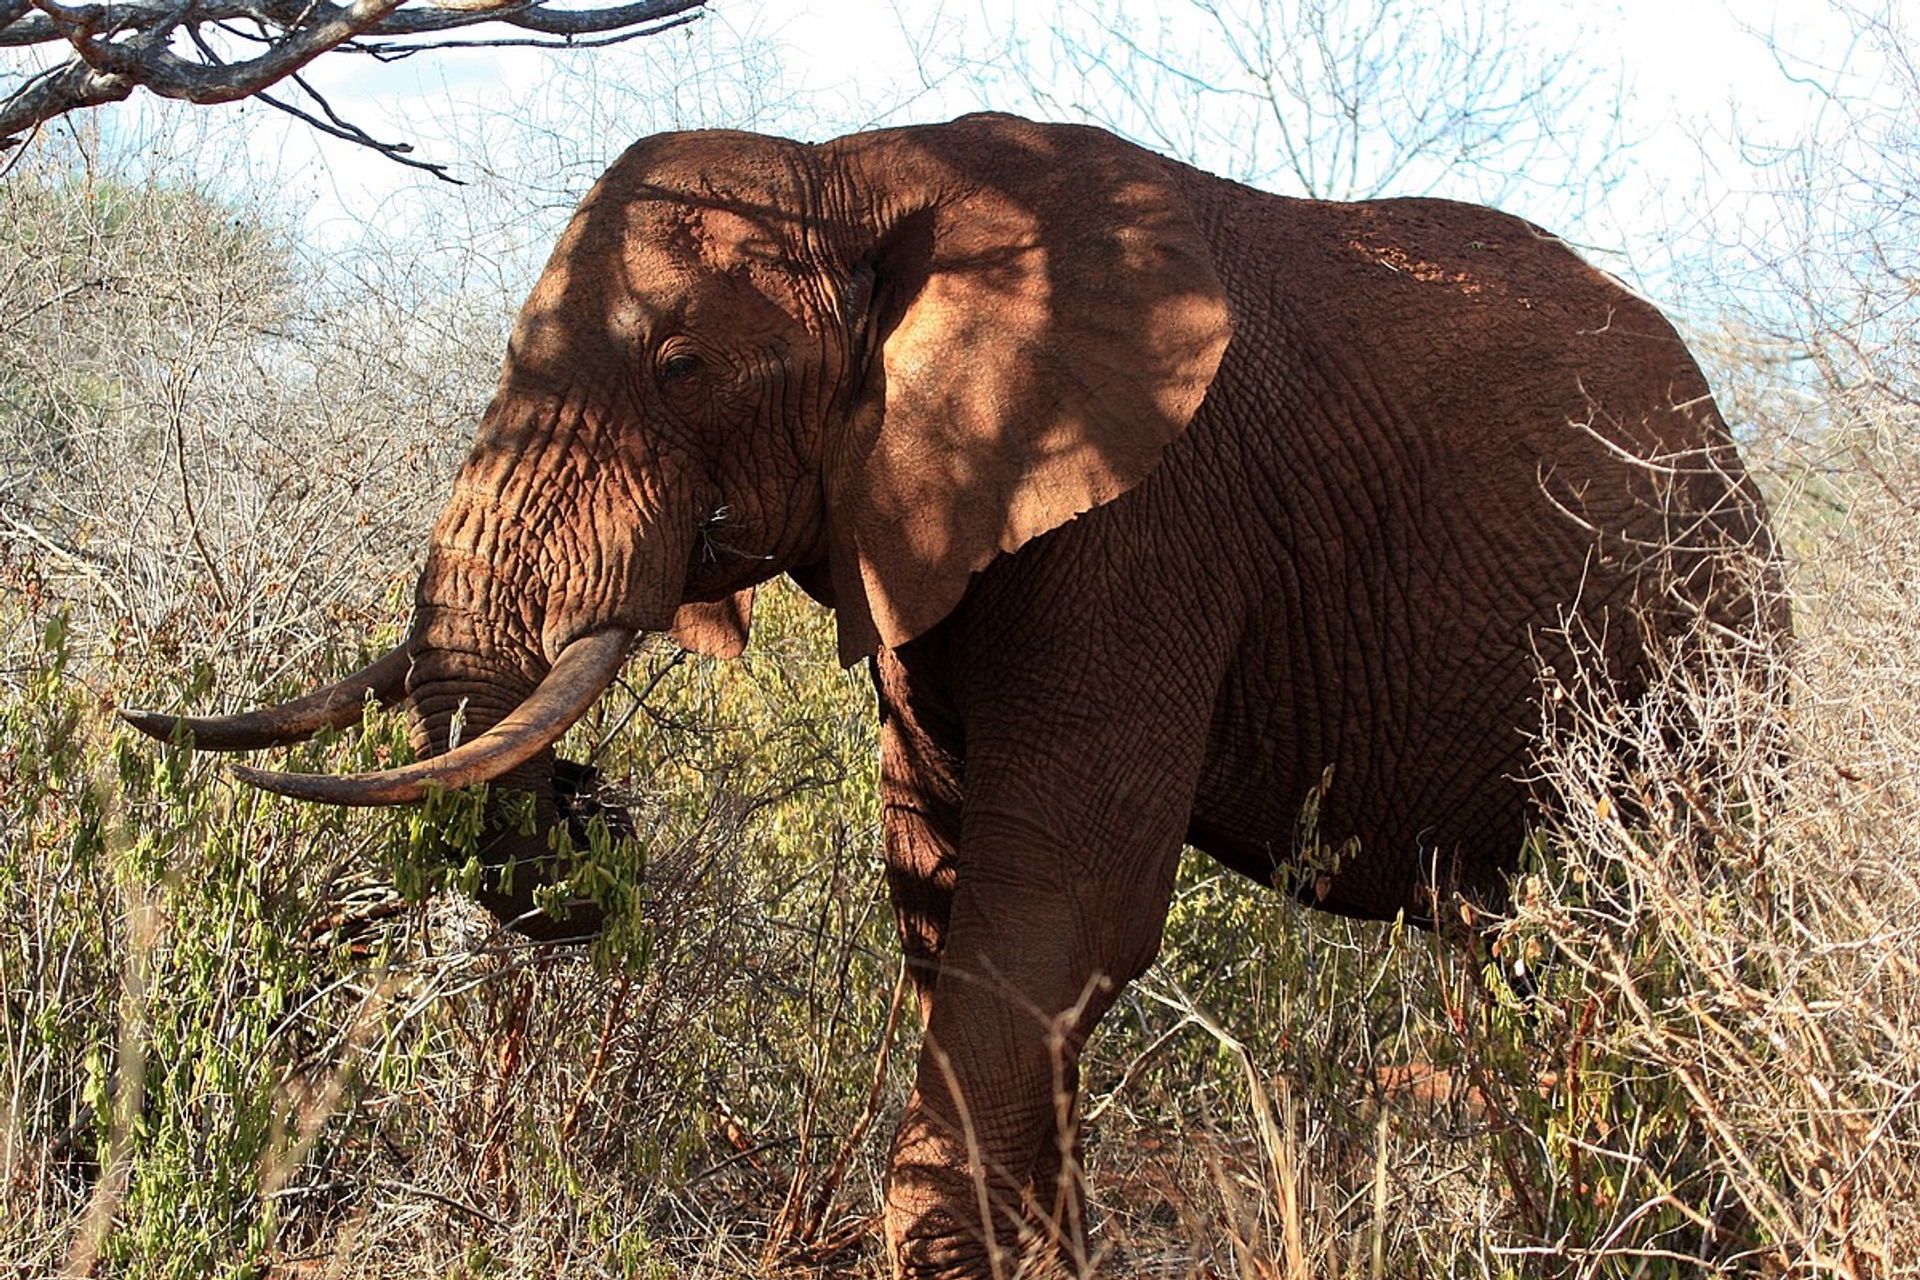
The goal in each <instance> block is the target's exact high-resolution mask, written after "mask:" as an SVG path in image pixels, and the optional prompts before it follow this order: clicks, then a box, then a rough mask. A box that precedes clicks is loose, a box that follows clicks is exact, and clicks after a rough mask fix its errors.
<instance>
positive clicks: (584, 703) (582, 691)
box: [233, 628, 634, 805]
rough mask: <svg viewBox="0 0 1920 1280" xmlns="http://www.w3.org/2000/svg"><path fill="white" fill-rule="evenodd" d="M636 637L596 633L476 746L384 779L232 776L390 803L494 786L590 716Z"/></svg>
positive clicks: (345, 799)
mask: <svg viewBox="0 0 1920 1280" xmlns="http://www.w3.org/2000/svg"><path fill="white" fill-rule="evenodd" d="M633 635H634V633H633V632H631V631H628V630H626V629H624V628H614V629H611V630H607V631H596V632H594V633H593V634H592V635H589V636H583V637H581V638H580V639H578V640H575V641H574V642H573V643H572V644H570V645H568V646H567V647H566V649H565V650H564V651H563V652H562V653H561V654H560V659H559V661H557V662H555V663H554V664H553V670H551V671H549V672H548V673H547V678H546V679H544V680H542V681H541V682H540V687H539V688H537V689H535V690H534V691H533V692H532V693H531V694H530V695H528V697H527V700H526V701H525V702H523V703H521V704H520V705H519V707H517V708H516V709H515V710H514V711H513V713H512V714H511V715H509V716H508V717H507V718H506V719H504V720H502V721H501V722H500V723H499V724H496V725H495V726H493V728H491V729H489V730H487V731H486V732H485V733H483V734H481V735H480V736H479V737H477V738H475V739H474V740H473V741H472V742H467V743H463V744H461V745H460V746H458V747H456V748H454V749H453V750H452V751H449V752H447V753H446V754H445V755H438V756H435V757H433V758H432V759H431V760H422V761H420V762H419V763H418V764H410V765H406V766H404V767H402V768H399V769H386V770H383V771H381V772H379V773H349V774H326V773H275V772H273V771H271V770H268V769H251V768H248V767H247V766H245V765H235V766H234V768H233V772H234V776H236V777H238V778H239V779H240V780H241V781H242V782H250V783H252V784H253V785H254V786H256V787H261V788H264V789H265V790H268V791H277V792H279V793H280V794H281V795H283V796H292V797H293V798H294V799H296V800H316V801H319V802H320V803H322V804H347V805H390V804H412V803H414V802H415V801H419V800H424V799H426V796H427V791H428V789H429V788H431V787H445V788H449V789H452V788H458V787H470V786H473V785H474V784H475V783H478V782H489V781H491V780H492V779H494V778H497V777H499V776H500V775H501V774H503V773H506V772H508V771H509V770H511V769H514V768H517V767H519V766H520V765H523V764H525V763H526V762H527V761H529V760H531V759H533V758H534V757H535V756H537V755H539V754H540V753H541V752H542V751H545V750H546V749H547V748H548V747H550V746H552V745H553V744H554V743H555V742H557V741H559V738H560V735H561V734H563V733H565V732H566V731H567V729H568V728H569V727H570V726H571V725H572V724H573V722H574V721H575V720H578V719H579V718H580V717H581V716H583V715H585V714H586V711H587V708H588V707H591V706H592V705H593V703H594V700H595V699H596V698H598V697H599V696H600V695H601V694H602V693H604V692H605V691H606V688H607V686H608V685H610V684H612V683H613V678H614V677H615V676H617V675H619V674H620V668H621V666H622V665H624V664H625V662H626V660H627V650H628V649H629V648H631V647H632V645H633Z"/></svg>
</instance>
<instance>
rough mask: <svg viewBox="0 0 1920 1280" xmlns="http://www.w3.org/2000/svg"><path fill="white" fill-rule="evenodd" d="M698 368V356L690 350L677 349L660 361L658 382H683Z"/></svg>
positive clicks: (664, 383)
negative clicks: (677, 350)
mask: <svg viewBox="0 0 1920 1280" xmlns="http://www.w3.org/2000/svg"><path fill="white" fill-rule="evenodd" d="M699 370H700V357H699V356H697V355H695V354H693V353H692V352H691V351H679V352H675V353H674V354H672V355H669V356H666V357H665V358H663V359H662V360H661V361H660V384H661V385H662V386H669V387H670V386H672V385H673V384H674V383H676V382H683V381H685V380H686V379H687V378H690V377H692V376H693V375H694V374H695V373H697V372H699Z"/></svg>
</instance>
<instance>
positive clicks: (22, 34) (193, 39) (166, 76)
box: [0, 0, 706, 167]
mask: <svg viewBox="0 0 1920 1280" xmlns="http://www.w3.org/2000/svg"><path fill="white" fill-rule="evenodd" d="M705 3H706V0H633V2H632V3H627V4H611V5H601V4H595V3H594V2H593V0H585V2H584V3H580V4H576V5H574V6H571V7H567V8H559V7H556V6H555V5H554V4H551V3H549V2H548V0H437V2H428V0H354V3H352V4H350V5H344V6H342V5H336V4H331V3H328V2H327V0H172V2H170V3H169V2H162V3H148V2H146V0H132V2H131V3H107V4H63V3H61V2H60V0H0V48H45V49H59V50H61V51H62V52H64V53H65V54H66V56H65V59H64V60H63V61H59V62H55V63H53V64H52V65H49V66H46V67H44V68H43V69H41V70H39V71H36V72H28V73H24V74H22V75H21V76H20V77H19V80H18V83H15V84H12V85H10V86H7V87H8V90H9V91H8V92H7V94H6V96H5V98H4V99H0V150H4V149H6V148H7V147H11V146H14V145H17V144H18V143H19V142H21V141H22V140H23V138H24V136H25V135H26V134H27V133H29V132H30V131H31V130H33V129H35V128H37V127H38V126H39V125H41V124H44V123H46V122H47V121H48V120H51V119H53V118H54V117H56V116H59V115H62V114H64V113H65V112H68V111H74V110H77V109H79V108H81V107H92V106H98V105H100V104H102V103H107V102H118V101H120V100H122V99H124V98H126V97H127V96H128V95H129V94H131V93H132V92H133V91H134V90H135V89H139V88H144V89H147V90H148V91H150V92H152V93H156V94H159V95H160V96H161V97H165V98H178V99H181V100H183V101H186V102H198V103H210V102H233V101H236V100H238V99H240V98H245V97H250V96H253V95H256V94H259V93H260V92H261V91H262V90H264V89H267V88H269V87H270V86H272V85H275V84H277V83H280V82H281V81H283V80H287V79H289V78H290V77H293V78H295V80H296V83H299V82H298V80H297V77H296V76H295V73H297V72H299V71H300V70H301V69H302V68H304V67H306V66H307V64H308V63H310V62H312V61H313V60H314V59H315V58H317V57H319V56H320V55H321V54H323V53H328V52H331V51H334V50H342V51H346V52H352V53H363V54H367V55H369V56H371V57H374V58H378V59H381V60H383V61H391V60H393V59H397V58H403V57H406V56H408V55H409V54H413V53H418V52H421V51H423V50H425V49H446V48H460V47H482V46H484V47H499V46H501V45H524V46H531V47H536V48H566V47H591V46H595V45H603V44H611V43H616V42H618V41H622V40H631V39H634V38H636V37H639V36H647V35H654V34H656V33H658V32H661V31H665V30H667V29H669V28H671V27H676V26H679V25H681V24H683V23H686V22H689V21H691V20H692V19H693V18H694V17H696V16H697V14H696V12H695V11H696V10H698V9H700V8H702V7H703V6H704V4H705ZM485 24H492V30H490V31H489V32H486V33H481V32H477V31H476V32H472V33H471V34H461V35H456V36H453V37H450V38H449V37H447V36H446V34H445V33H448V32H461V33H466V32H468V31H469V29H471V28H475V27H480V26H482V25H485ZM501 28H506V30H505V31H502V30H500V29H501ZM428 37H437V38H434V39H428ZM299 87H301V88H303V89H304V88H306V86H305V85H304V84H300V85H299ZM306 91H307V92H308V93H309V95H310V96H315V97H316V100H317V95H312V91H311V90H310V89H307V90H306ZM274 105H276V106H282V107H283V108H284V107H285V104H283V103H279V102H275V103H274ZM320 107H321V111H322V114H324V115H327V116H328V117H330V118H331V117H332V110H331V108H329V107H327V106H326V104H325V103H324V102H321V103H320ZM295 114H300V115H302V117H303V118H311V117H308V116H306V115H305V113H301V112H297V111H296V113H295ZM330 131H333V132H339V131H338V130H330ZM351 132H352V133H359V131H358V130H352V131H351ZM343 136H348V135H345V134H343ZM362 139H366V135H364V134H360V138H358V139H355V140H356V141H358V140H362ZM366 145H372V146H374V147H375V148H376V149H377V150H380V151H382V152H384V153H386V154H388V155H392V156H394V157H395V158H398V157H399V156H400V155H401V154H403V153H404V152H405V151H406V150H407V147H406V146H405V144H395V143H373V142H372V141H371V140H370V139H366ZM429 167H433V166H429Z"/></svg>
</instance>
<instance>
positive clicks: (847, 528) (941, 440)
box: [827, 116, 1231, 664]
mask: <svg viewBox="0 0 1920 1280" xmlns="http://www.w3.org/2000/svg"><path fill="white" fill-rule="evenodd" d="M832 145H841V146H846V147H847V148H848V149H849V152H850V154H849V167H850V169H851V171H852V172H853V173H854V174H855V175H856V176H855V179H854V180H855V182H856V184H858V186H857V188H856V189H861V190H864V191H866V192H867V193H868V195H869V196H870V198H871V199H872V201H873V203H874V206H875V208H876V209H879V210H882V211H885V212H883V213H882V214H880V215H878V219H879V235H878V238H877V241H876V244H875V247H874V250H873V252H872V253H871V255H870V256H869V257H867V258H866V259H865V260H864V261H863V262H862V263H861V264H860V265H859V267H858V268H857V269H856V272H855V276H854V289H853V290H852V296H853V297H854V299H855V303H854V306H855V308H856V309H857V310H858V311H859V314H858V315H857V316H856V317H855V327H856V330H857V331H859V333H860V336H861V338H862V340H863V341H864V343H865V347H866V351H867V364H866V370H865V381H864V383H863V385H862V387H861V389H860V393H859V399H858V401H857V403H856V404H855V406H854V408H853V412H852V414H851V415H850V418H849V420H848V435H847V437H846V439H845V440H843V441H841V442H839V444H838V447H836V448H834V449H832V450H831V452H830V456H829V458H828V475H827V499H828V505H829V511H830V513H831V515H830V525H829V535H830V544H829V552H830V558H829V568H830V570H831V573H832V586H833V593H834V596H835V597H836V600H837V604H838V609H837V613H838V617H839V625H840V657H841V660H842V661H843V662H846V663H849V664H851V663H853V662H855V661H858V660H859V659H860V658H861V657H863V656H865V655H866V654H869V653H871V652H872V651H873V649H874V645H875V643H876V641H877V642H881V643H885V644H886V645H888V646H897V645H901V644H904V643H906V642H907V641H908V640H911V639H913V638H914V637H915V636H918V635H920V634H922V633H923V632H925V631H926V630H927V629H928V628H930V627H932V626H933V625H934V624H936V623H938V622H939V621H940V620H941V619H942V618H944V617H946V616H947V614H948V613H949V612H951V611H952V609H953V608H954V606H955V605H957V604H958V603H959V601H960V598H961V596H962V595H963V594H965V592H966V589H967V584H968V581H969V579H970V578H971V576H972V575H973V574H974V573H976V572H977V571H979V570H981V569H984V568H985V567H986V566H987V564H988V563H989V562H990V561H991V560H992V559H993V558H994V557H995V556H996V555H998V554H1000V553H1002V552H1012V551H1015V550H1017V549H1019V548H1020V547H1021V546H1022V545H1023V544H1025V543H1026V542H1027V541H1028V540H1030V539H1032V538H1035V537H1038V536H1039V535H1040V534H1043V533H1046V532H1047V531H1048V530H1050V529H1054V528H1057V527H1059V526H1060V525H1062V524H1064V523H1066V522H1067V521H1068V520H1071V519H1073V518H1074V517H1075V516H1076V515H1079V514H1080V513H1082V512H1084V511H1087V510H1090V509H1091V508H1093V507H1097V506H1099V505H1100V504H1102V503H1105V502H1111V501H1112V500H1113V499H1115V498H1117V497H1119V496H1120V495H1121V494H1123V493H1125V492H1127V490H1129V489H1131V488H1133V487H1134V486H1135V485H1137V484H1139V483H1140V482H1141V481H1142V480H1144V479H1145V478H1146V476H1147V475H1148V473H1149V472H1151V471H1152V470H1153V468H1154V466H1155V465H1156V463H1157V462H1158V461H1159V459H1160V455H1161V452H1162V451H1163V450H1164V449H1165V448H1166V447H1167V445H1168V444H1169V443H1170V442H1172V441H1173V440H1174V439H1175V438H1177V437H1178V436H1179V435H1180V433H1181V432H1182V431H1184V430H1185V429H1186V426H1187V424H1188V422H1189V421H1190V420H1191V419H1192V417H1193V414H1194V412H1195V410H1197V409H1198V408H1199V406H1200V402H1201V400H1202V399H1203V398H1204V397H1205V395H1206V391H1207V386H1208V383H1209V382H1210V381H1211V380H1212V378H1213V375H1214V371H1215V370H1216V369H1217V368H1218V367H1219V363H1220V357H1221V353H1222V352H1223V351H1224V350H1225V349H1226V345H1227V340H1228V337H1229V334H1230V331H1231V321H1230V318H1229V314H1228V308H1227V300H1226V291H1225V289H1224V287H1223V286H1222V285H1221V282H1220V278H1219V276H1218V274H1217V273H1216V272H1215V270H1214V267H1213V255H1212V252H1211V250H1210V248H1209V246H1208V244H1207V241H1206V239H1205V237H1204V236H1203V234H1202V232H1201V230H1200V228H1199V226H1198V225H1197V224H1196V223H1195V221H1194V217H1193V214H1192V212H1191V211H1190V209H1189V207H1188V204H1187V200H1186V193H1185V192H1184V191H1183V190H1182V189H1181V186H1180V181H1179V178H1178V176H1177V175H1178V174H1180V173H1181V172H1182V171H1181V170H1180V169H1179V168H1178V167H1177V166H1175V165H1174V164H1172V163H1171V162H1169V161H1166V160H1162V159H1160V158H1159V157H1157V156H1154V155H1152V154H1151V153H1148V152H1145V151H1142V150H1140V149H1139V148H1136V147H1134V146H1132V145H1130V144H1127V143H1124V142H1122V141H1120V140H1119V139H1117V138H1115V137H1113V136H1112V135H1110V134H1106V133H1103V132H1100V131H1098V130H1094V129H1086V128H1080V127H1076V126H1062V125H1038V124H1033V123H1030V122H1028V121H1024V120H1016V119H1013V118H1011V117H1004V116H973V117H967V118H965V119H961V120H956V121H954V122H953V123H951V124H947V125H938V126H932V127H929V128H921V129H901V130H894V131H889V132H883V133H876V134H868V135H861V136H860V137H857V138H852V139H844V140H842V143H841V144H832Z"/></svg>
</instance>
